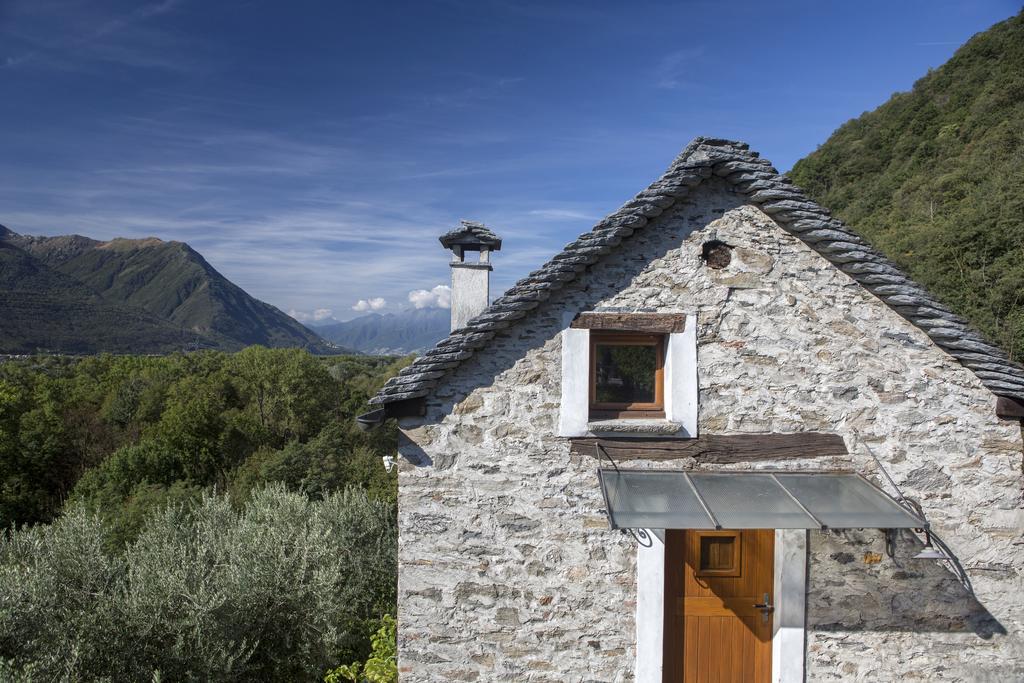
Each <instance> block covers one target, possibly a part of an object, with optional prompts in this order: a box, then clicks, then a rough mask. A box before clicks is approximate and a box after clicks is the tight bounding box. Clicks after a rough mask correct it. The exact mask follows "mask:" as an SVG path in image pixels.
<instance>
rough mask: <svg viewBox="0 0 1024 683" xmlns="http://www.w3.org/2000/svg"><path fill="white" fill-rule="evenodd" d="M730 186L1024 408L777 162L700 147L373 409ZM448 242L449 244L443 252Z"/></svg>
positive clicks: (973, 349)
mask: <svg viewBox="0 0 1024 683" xmlns="http://www.w3.org/2000/svg"><path fill="white" fill-rule="evenodd" d="M711 175H716V176H719V177H723V178H725V179H726V180H727V181H728V182H729V183H731V184H732V185H733V186H734V187H735V188H736V189H738V190H739V191H740V192H742V193H743V194H745V195H746V198H747V201H748V202H749V203H751V204H754V205H756V206H757V207H759V208H760V209H761V210H762V211H764V212H765V213H766V214H768V215H769V216H771V217H772V218H773V219H774V220H775V222H776V223H778V224H779V225H780V226H781V227H782V228H783V229H784V230H786V231H788V232H789V233H791V234H793V235H795V236H796V237H798V238H800V239H801V240H803V241H804V242H805V243H806V244H807V245H808V246H810V247H811V248H812V249H814V250H815V251H816V252H818V253H819V254H821V255H822V256H823V257H824V258H826V259H828V261H830V262H831V263H832V264H833V265H835V266H836V267H837V268H839V269H840V270H842V271H843V272H844V273H846V274H848V275H849V276H850V277H852V278H853V279H854V280H856V281H857V282H859V283H860V284H861V285H863V286H864V287H865V288H866V289H867V290H868V291H869V292H871V293H872V294H874V295H875V296H877V297H878V298H879V299H881V300H882V301H884V302H885V303H886V304H887V305H888V306H889V307H890V308H892V309H893V310H894V311H896V312H897V313H898V314H899V315H901V316H903V317H904V318H906V319H907V320H909V321H910V322H911V323H913V324H914V325H916V326H917V327H918V328H920V329H921V330H922V331H923V332H924V333H925V334H927V335H928V336H929V337H930V338H931V340H932V341H934V342H935V344H936V345H938V346H939V347H940V348H942V349H943V350H944V351H946V352H947V353H948V354H950V355H951V356H953V357H954V358H956V359H957V360H958V361H959V362H960V363H961V364H963V365H964V366H965V367H967V368H969V369H970V370H971V371H972V372H974V374H975V375H977V376H978V378H979V379H980V380H981V382H982V383H983V384H984V385H985V386H986V387H987V388H988V389H989V390H990V391H992V393H994V394H996V395H998V396H1007V397H1009V398H1013V399H1016V400H1018V401H1020V400H1024V367H1021V366H1020V365H1018V364H1016V363H1014V362H1013V361H1011V360H1009V358H1008V357H1007V355H1006V353H1005V352H1004V351H1003V350H1002V349H999V348H997V347H996V346H993V345H992V344H990V343H989V342H988V341H986V340H985V339H984V338H983V337H982V336H981V334H980V333H978V332H977V331H975V330H974V329H972V328H971V327H970V326H969V325H968V323H967V322H966V321H965V320H963V319H962V318H960V317H958V316H957V315H955V314H954V313H953V312H952V311H950V310H949V309H948V308H947V307H945V306H943V305H942V304H941V303H939V302H938V301H937V300H935V298H933V297H932V296H931V295H930V294H929V293H928V292H927V291H925V289H924V288H923V287H921V286H920V285H918V284H917V283H915V282H914V281H913V280H911V279H910V278H909V277H907V275H906V274H905V273H903V271H902V270H900V268H898V267H897V266H896V265H895V264H894V263H893V262H891V261H890V260H888V259H887V258H885V257H884V256H882V254H881V253H879V252H878V251H876V250H875V249H873V248H872V247H871V246H869V245H868V243H867V242H865V241H864V240H863V239H861V238H860V237H858V236H857V235H856V234H854V233H853V232H851V231H850V230H849V229H848V228H847V227H846V226H845V225H844V224H843V223H842V221H839V220H837V219H835V218H832V217H831V215H830V212H829V211H828V209H825V208H822V207H821V206H819V205H818V204H817V203H815V202H813V201H811V200H810V199H808V198H807V196H806V195H804V193H803V191H802V190H800V189H799V188H798V187H796V186H795V185H793V183H792V182H791V181H790V180H789V178H787V177H786V176H784V175H780V174H779V172H778V171H777V170H775V168H774V167H772V165H771V162H769V161H767V160H765V159H761V158H760V156H759V155H758V153H757V152H753V151H750V148H749V146H748V145H747V144H746V143H742V142H733V141H730V140H720V139H713V138H703V137H699V138H696V139H695V140H693V142H691V143H690V144H689V145H687V146H686V148H685V149H684V150H683V151H682V153H680V155H679V156H678V157H676V159H675V161H673V162H672V165H671V166H670V167H669V169H668V170H667V171H666V172H665V173H664V175H662V176H661V177H660V178H658V179H657V180H655V181H654V183H652V184H651V185H650V187H648V188H647V189H646V190H644V191H642V192H641V193H640V194H638V195H636V197H635V198H633V199H632V200H631V201H629V202H627V203H626V204H624V205H623V206H622V207H621V208H620V209H619V210H618V211H616V212H615V213H613V214H611V215H610V216H608V217H607V218H605V219H604V220H602V221H601V222H600V223H598V224H597V225H595V226H594V228H593V229H592V230H591V231H590V232H587V233H584V234H582V235H580V237H579V238H577V239H576V241H574V242H571V243H569V244H568V245H566V247H565V248H564V249H563V250H562V251H561V252H560V253H558V254H556V255H555V256H554V257H552V258H551V260H550V261H548V262H547V263H546V264H545V265H544V266H543V267H542V268H540V269H539V270H535V271H533V272H532V273H530V274H529V275H527V276H526V277H524V278H523V279H522V280H520V281H519V282H517V283H516V284H515V285H514V286H513V287H512V288H511V289H509V290H508V291H507V292H505V294H504V295H503V296H501V297H500V298H498V299H496V300H495V301H494V303H492V304H491V305H490V306H489V307H488V308H487V309H486V310H485V311H484V312H483V313H481V314H480V315H478V316H476V317H475V318H473V319H472V320H470V321H469V322H468V323H467V324H466V326H465V327H463V328H460V329H458V330H455V331H454V332H452V333H451V335H449V336H448V337H447V338H446V339H443V340H441V341H440V342H438V344H437V345H436V346H435V347H434V348H433V349H431V350H429V351H427V352H426V353H425V354H423V355H422V356H420V357H419V358H417V359H416V360H415V361H414V362H413V363H412V365H410V366H408V367H406V368H404V369H403V370H402V371H401V372H400V373H399V374H398V376H396V377H393V378H392V379H390V380H389V381H388V382H387V384H385V385H384V387H383V388H381V390H380V392H379V393H378V394H377V395H376V396H374V397H373V398H372V399H370V403H371V404H375V405H387V404H391V403H395V402H398V401H406V400H410V399H418V398H422V397H424V396H427V395H428V394H430V392H431V391H432V390H433V389H434V387H436V386H437V385H438V384H439V383H440V382H441V381H442V380H443V378H444V377H445V375H447V374H448V373H449V372H451V371H452V370H453V369H454V368H456V367H458V366H459V364H461V363H462V362H463V361H464V360H466V359H467V358H469V357H470V356H472V355H473V354H474V353H476V352H477V351H478V350H480V349H483V348H484V347H486V345H487V342H488V341H489V340H490V339H492V338H493V337H494V335H495V334H496V333H497V332H498V331H499V330H503V329H505V328H508V327H510V326H512V325H514V324H515V323H516V321H518V320H521V319H522V318H525V317H526V316H528V315H529V314H530V311H531V310H532V309H534V308H536V307H537V306H539V305H540V304H541V302H543V301H545V300H546V299H548V298H549V297H550V296H551V292H552V291H553V290H556V289H559V288H561V287H563V286H564V285H565V284H566V283H568V282H571V281H573V280H575V279H576V278H577V277H578V276H579V274H580V273H581V272H583V271H584V270H585V269H586V268H587V266H589V265H591V264H593V263H596V262H597V261H599V260H600V259H601V258H602V257H603V256H604V255H605V254H607V253H609V252H611V251H613V250H614V249H615V248H616V247H618V246H619V244H620V243H622V241H623V240H626V239H628V238H629V236H630V235H632V234H633V233H634V232H637V231H639V230H643V229H644V227H645V226H646V225H647V224H648V223H649V222H650V220H651V219H652V218H655V217H657V216H659V215H661V214H662V213H664V212H665V211H666V210H668V209H669V208H671V207H672V205H673V204H675V203H676V202H677V201H679V200H680V199H682V198H684V197H686V196H687V195H689V194H690V192H691V191H692V190H693V188H695V187H696V186H697V185H699V184H700V183H701V182H702V181H703V180H704V179H705V178H708V177H710V176H711ZM443 239H444V238H442V243H443Z"/></svg>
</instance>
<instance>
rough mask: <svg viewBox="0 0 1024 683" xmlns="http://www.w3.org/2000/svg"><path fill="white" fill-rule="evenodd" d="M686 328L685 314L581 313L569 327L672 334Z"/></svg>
mask: <svg viewBox="0 0 1024 683" xmlns="http://www.w3.org/2000/svg"><path fill="white" fill-rule="evenodd" d="M685 326H686V314H685V313H599V312H594V313H580V314H579V315H578V316H576V318H575V320H573V321H572V322H571V323H570V324H569V327H572V328H575V329H584V330H608V331H614V332H647V333H650V334H672V333H673V332H682V331H683V328H684V327H685Z"/></svg>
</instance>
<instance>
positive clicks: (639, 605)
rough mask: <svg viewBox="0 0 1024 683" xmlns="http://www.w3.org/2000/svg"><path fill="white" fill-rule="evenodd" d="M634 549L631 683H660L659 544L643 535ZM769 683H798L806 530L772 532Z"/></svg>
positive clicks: (661, 545) (662, 572) (662, 617)
mask: <svg viewBox="0 0 1024 683" xmlns="http://www.w3.org/2000/svg"><path fill="white" fill-rule="evenodd" d="M649 536H650V538H651V541H652V543H651V546H650V547H644V546H643V545H637V556H636V681H637V683H661V681H662V662H663V656H664V650H663V647H664V645H663V644H664V635H665V633H664V631H665V544H664V542H663V541H662V540H661V539H659V538H658V536H657V534H653V533H652V534H649ZM774 590H775V613H774V615H773V621H772V683H803V680H804V657H805V654H804V653H805V650H804V643H805V637H806V635H805V623H804V618H805V614H806V602H807V531H805V530H803V529H776V530H775V587H774Z"/></svg>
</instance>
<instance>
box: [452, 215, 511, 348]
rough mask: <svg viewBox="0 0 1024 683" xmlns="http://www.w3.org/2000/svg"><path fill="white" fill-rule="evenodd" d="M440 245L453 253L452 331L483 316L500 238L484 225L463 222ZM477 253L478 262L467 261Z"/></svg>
mask: <svg viewBox="0 0 1024 683" xmlns="http://www.w3.org/2000/svg"><path fill="white" fill-rule="evenodd" d="M441 245H442V246H443V247H444V248H445V249H450V250H451V252H452V262H451V267H452V331H455V330H457V329H459V328H460V327H463V326H464V325H465V324H466V323H467V322H469V321H470V319H471V318H473V317H475V316H477V315H480V314H481V313H483V312H484V309H485V308H487V305H488V303H490V295H491V292H490V283H491V252H492V251H499V250H500V249H501V238H500V237H498V236H497V235H495V234H494V233H493V232H491V231H490V229H489V228H488V227H487V226H485V225H484V224H483V223H474V222H472V221H461V223H460V225H459V227H457V228H455V229H454V230H452V231H450V232H447V233H445V234H444V235H441ZM474 251H475V252H477V253H478V254H479V258H478V259H476V260H467V259H466V255H467V254H472V252H474Z"/></svg>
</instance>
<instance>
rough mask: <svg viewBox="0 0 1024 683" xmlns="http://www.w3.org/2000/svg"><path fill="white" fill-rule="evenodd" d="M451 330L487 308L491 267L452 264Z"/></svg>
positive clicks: (472, 264)
mask: <svg viewBox="0 0 1024 683" xmlns="http://www.w3.org/2000/svg"><path fill="white" fill-rule="evenodd" d="M451 268H452V302H451V306H452V330H457V329H459V328H460V327H462V326H463V325H465V324H466V323H468V322H469V321H470V320H471V319H473V318H475V317H476V316H478V315H480V314H481V313H483V312H484V309H486V308H487V304H488V301H489V299H490V296H491V292H490V281H491V266H490V265H487V264H479V263H452V264H451Z"/></svg>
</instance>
